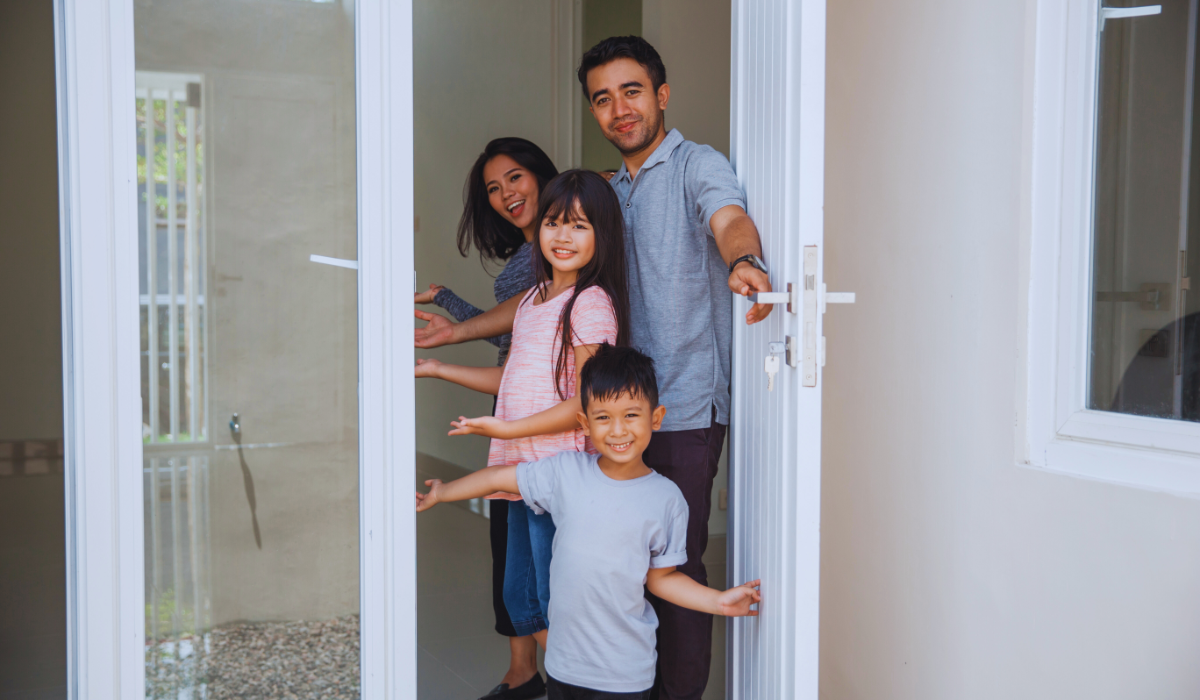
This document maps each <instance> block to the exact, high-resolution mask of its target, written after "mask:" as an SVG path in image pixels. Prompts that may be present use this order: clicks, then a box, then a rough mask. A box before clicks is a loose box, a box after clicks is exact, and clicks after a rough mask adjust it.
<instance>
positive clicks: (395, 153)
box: [56, 0, 416, 700]
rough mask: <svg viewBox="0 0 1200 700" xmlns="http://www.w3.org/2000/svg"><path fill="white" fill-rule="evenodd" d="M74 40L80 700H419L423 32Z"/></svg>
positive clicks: (263, 20)
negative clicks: (415, 256) (418, 78)
mask: <svg viewBox="0 0 1200 700" xmlns="http://www.w3.org/2000/svg"><path fill="white" fill-rule="evenodd" d="M56 12H57V14H56V22H57V25H58V26H57V31H58V35H59V44H58V50H59V55H58V68H59V76H58V79H59V89H60V100H59V109H60V139H59V149H60V173H61V199H62V202H63V204H62V222H63V223H62V226H63V259H64V274H63V279H64V290H63V299H64V319H65V323H64V357H65V362H66V365H67V373H66V377H67V386H66V392H65V393H66V411H65V413H66V416H67V426H66V428H67V430H66V445H65V456H66V465H65V466H66V470H67V484H68V494H67V512H68V537H69V543H68V552H70V556H71V559H70V560H69V565H68V582H69V590H70V594H69V595H70V601H69V608H68V609H69V614H68V637H69V642H68V643H69V649H70V652H69V658H70V669H69V684H70V688H71V691H70V692H71V697H72V698H119V699H120V700H140V699H141V698H165V697H171V698H184V697H187V698H197V697H214V696H228V697H250V696H255V697H282V696H284V695H292V694H296V695H313V696H315V695H318V694H319V695H321V696H323V697H335V696H336V697H365V698H370V699H379V700H383V699H385V698H388V699H390V698H411V697H413V695H414V694H415V684H416V643H415V637H416V625H415V617H414V615H413V614H412V611H413V609H414V607H415V575H414V560H415V537H414V535H415V514H414V513H413V508H412V484H413V481H414V464H413V461H414V460H413V457H414V455H413V451H412V445H413V433H414V417H413V403H412V396H413V376H412V370H411V366H412V364H413V344H412V321H411V319H410V317H409V315H408V313H409V308H410V306H411V303H412V302H411V297H410V296H409V295H410V294H411V292H412V284H413V283H412V270H413V262H412V222H413V214H412V126H411V125H412V100H411V94H412V90H411V85H412V68H411V56H412V51H411V46H412V38H411V16H412V11H411V6H410V5H409V3H407V2H404V1H403V0H401V1H397V2H394V3H393V2H385V1H384V0H340V1H339V2H289V3H274V4H272V3H223V4H222V3H209V2H200V1H197V0H161V1H159V0H156V2H153V3H141V2H139V3H135V2H134V0H86V1H85V0H65V1H64V2H62V3H59V4H57V5H56ZM314 255H316V256H322V255H323V256H326V261H327V260H328V259H329V258H336V259H341V260H340V262H342V263H343V265H342V266H341V267H338V266H332V267H331V266H326V265H320V264H315V263H314V261H313V260H312V259H311V256H314ZM336 262H337V261H336V260H335V263H336ZM345 267H350V268H351V269H344V268H345ZM297 684H300V686H299V687H297Z"/></svg>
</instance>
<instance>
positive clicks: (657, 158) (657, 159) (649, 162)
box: [613, 129, 683, 182]
mask: <svg viewBox="0 0 1200 700" xmlns="http://www.w3.org/2000/svg"><path fill="white" fill-rule="evenodd" d="M682 143H683V134H681V133H679V129H671V130H670V131H668V132H667V137H666V138H664V139H663V141H662V143H660V144H658V148H656V149H654V152H653V153H651V154H650V157H649V158H647V159H646V162H645V163H642V167H641V169H639V170H638V172H639V173H641V172H645V171H646V170H649V169H650V168H652V167H654V166H656V165H658V164H659V163H665V162H667V160H669V159H670V158H671V154H672V153H674V152H675V149H676V148H679V145H680V144H682ZM613 180H614V181H615V182H620V181H622V180H625V181H626V182H632V180H631V179H630V177H629V168H627V167H625V164H624V163H621V169H620V170H618V171H617V174H616V175H613Z"/></svg>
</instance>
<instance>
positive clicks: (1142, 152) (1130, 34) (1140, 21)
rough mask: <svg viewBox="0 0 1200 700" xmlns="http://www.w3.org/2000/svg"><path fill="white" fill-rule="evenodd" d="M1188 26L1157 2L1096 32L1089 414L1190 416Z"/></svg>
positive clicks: (1195, 166)
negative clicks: (1158, 8) (1156, 7)
mask: <svg viewBox="0 0 1200 700" xmlns="http://www.w3.org/2000/svg"><path fill="white" fill-rule="evenodd" d="M1105 4H1106V5H1111V6H1114V7H1117V6H1132V5H1135V4H1139V3H1132V2H1111V3H1105ZM1196 21H1197V17H1196V9H1195V5H1194V3H1193V2H1192V1H1191V0H1163V1H1162V14H1160V15H1153V16H1149V17H1141V18H1136V19H1116V20H1113V19H1110V20H1108V21H1107V22H1105V23H1104V25H1103V29H1102V31H1101V32H1100V76H1099V81H1098V84H1097V88H1098V92H1097V95H1098V96H1097V100H1098V103H1097V105H1098V110H1097V114H1098V117H1097V122H1096V171H1095V190H1094V192H1095V211H1094V223H1093V237H1094V238H1093V243H1094V248H1093V250H1094V255H1093V262H1092V294H1093V297H1092V318H1091V354H1090V360H1091V361H1090V364H1089V374H1090V376H1089V380H1090V391H1089V396H1088V406H1089V407H1090V408H1093V409H1098V410H1103V411H1116V412H1120V413H1129V414H1134V415H1140V416H1153V417H1159V418H1173V419H1177V420H1190V421H1197V420H1200V335H1197V334H1198V333H1200V320H1198V316H1197V312H1200V303H1198V302H1200V299H1198V298H1197V295H1195V294H1189V290H1188V287H1189V286H1190V280H1189V277H1188V269H1189V268H1195V266H1196V264H1197V263H1200V261H1197V260H1194V259H1192V257H1193V256H1194V255H1196V254H1197V253H1200V245H1197V244H1193V243H1192V242H1193V241H1196V240H1197V239H1196V236H1197V227H1198V226H1200V200H1198V199H1197V195H1198V193H1200V157H1196V156H1194V153H1195V148H1196V144H1195V135H1200V132H1198V131H1197V129H1196V128H1195V127H1196V125H1195V120H1196V117H1197V112H1196V109H1195V105H1194V98H1195V95H1196V79H1197V71H1196ZM1198 155H1200V154H1198ZM1198 243H1200V242H1198Z"/></svg>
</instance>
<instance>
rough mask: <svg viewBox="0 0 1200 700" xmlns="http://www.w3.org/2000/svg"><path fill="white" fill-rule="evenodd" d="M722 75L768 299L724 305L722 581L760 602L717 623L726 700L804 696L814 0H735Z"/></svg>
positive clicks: (816, 260)
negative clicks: (747, 613)
mask: <svg viewBox="0 0 1200 700" xmlns="http://www.w3.org/2000/svg"><path fill="white" fill-rule="evenodd" d="M732 77H733V81H732V82H733V86H732V96H731V103H732V114H731V122H732V125H731V128H732V139H731V141H732V149H731V150H732V153H731V155H732V160H733V165H734V168H735V169H736V171H737V173H738V177H739V178H740V179H741V182H742V185H743V186H744V187H745V189H746V195H747V202H748V207H749V213H750V215H751V216H752V217H753V218H754V221H755V223H756V224H757V225H758V230H759V232H760V234H761V235H762V243H763V251H764V258H765V259H766V261H767V264H768V266H769V267H770V271H771V284H772V286H773V288H774V289H775V290H777V292H776V293H775V295H774V298H773V299H771V300H772V301H777V302H778V303H776V306H775V309H774V311H773V312H772V313H771V315H770V316H769V317H767V319H766V320H765V321H764V322H762V323H759V324H757V325H755V326H751V327H747V326H746V325H745V322H744V321H743V320H742V319H743V315H744V313H745V311H746V310H747V309H748V307H749V304H748V302H746V301H745V300H741V301H738V302H735V308H734V327H735V330H734V346H733V418H732V420H733V425H732V432H731V437H730V457H731V464H730V494H731V497H732V498H731V503H732V514H731V517H732V522H731V526H730V532H731V534H730V566H729V572H730V577H731V580H730V583H731V584H732V583H741V582H743V581H747V580H752V579H762V595H763V603H762V605H761V606H760V615H759V617H757V618H743V619H738V620H732V621H730V622H729V623H728V624H729V625H730V635H729V639H730V650H729V664H730V669H729V673H728V675H727V677H728V679H729V681H728V683H729V687H728V688H727V691H728V693H727V696H728V697H729V698H731V700H767V699H772V698H816V697H817V648H818V609H819V605H818V594H819V583H820V576H819V557H820V522H821V365H822V362H823V354H824V353H823V348H824V343H823V338H822V335H821V313H822V311H823V306H824V302H825V297H824V294H823V290H824V287H825V285H824V284H823V282H822V253H823V247H822V226H823V222H822V203H823V199H824V186H823V178H824V118H825V0H738V1H737V2H735V3H734V12H733V66H732ZM830 300H831V301H835V300H846V301H849V298H846V297H833V298H831V299H830ZM772 354H774V355H775V357H777V358H778V368H779V369H778V373H777V375H776V376H775V379H774V385H773V387H768V376H767V372H766V363H767V361H768V360H767V358H768V357H769V356H771V355H772Z"/></svg>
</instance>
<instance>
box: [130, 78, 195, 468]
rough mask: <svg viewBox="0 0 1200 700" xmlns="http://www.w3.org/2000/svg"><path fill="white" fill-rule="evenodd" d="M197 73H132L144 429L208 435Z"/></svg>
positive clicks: (148, 435)
mask: <svg viewBox="0 0 1200 700" xmlns="http://www.w3.org/2000/svg"><path fill="white" fill-rule="evenodd" d="M201 84H202V81H201V79H200V76H195V75H181V74H173V73H148V72H139V73H138V74H137V92H136V95H137V128H138V201H139V203H140V206H139V207H138V210H139V213H138V235H139V255H138V257H139V266H140V268H141V269H140V270H139V272H140V283H139V292H140V295H139V296H140V312H141V373H142V438H143V441H144V442H146V443H148V444H156V443H195V442H204V441H207V440H208V412H207V408H206V401H207V397H208V391H207V385H208V371H207V346H208V344H207V337H206V332H207V323H206V318H207V313H206V312H207V304H206V295H205V291H206V289H207V282H206V279H205V270H206V267H207V266H206V265H205V258H206V250H207V247H206V246H205V242H204V241H205V225H204V220H205V217H204V122H203V118H202V110H201V108H200V105H201Z"/></svg>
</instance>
